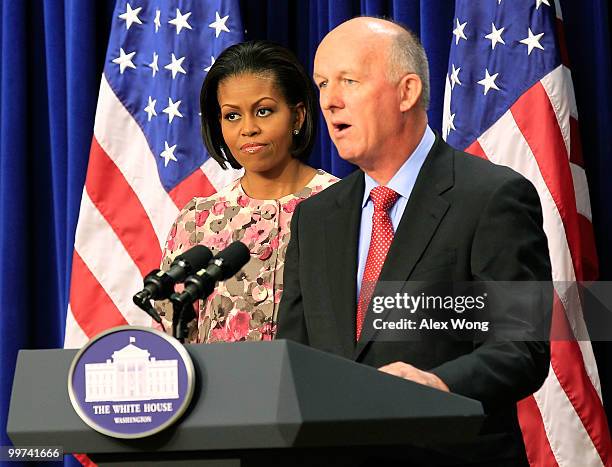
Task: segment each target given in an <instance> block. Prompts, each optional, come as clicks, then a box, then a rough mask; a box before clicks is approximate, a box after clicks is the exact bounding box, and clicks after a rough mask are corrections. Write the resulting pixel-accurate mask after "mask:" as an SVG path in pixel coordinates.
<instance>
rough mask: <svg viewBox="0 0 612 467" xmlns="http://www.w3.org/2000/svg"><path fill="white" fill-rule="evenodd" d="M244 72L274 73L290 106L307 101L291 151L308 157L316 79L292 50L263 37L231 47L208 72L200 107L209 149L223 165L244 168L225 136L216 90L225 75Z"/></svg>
mask: <svg viewBox="0 0 612 467" xmlns="http://www.w3.org/2000/svg"><path fill="white" fill-rule="evenodd" d="M244 73H254V74H262V75H271V76H273V78H274V82H275V84H276V86H277V87H278V89H279V90H280V92H281V93H282V94H283V97H284V98H285V100H286V101H287V104H288V105H289V106H295V105H297V104H299V103H300V102H301V103H303V104H304V108H305V110H306V118H305V120H304V124H303V125H302V128H301V130H300V132H299V133H298V134H297V135H294V136H293V144H292V146H291V154H292V156H293V157H295V158H297V159H300V160H302V161H304V160H306V159H307V158H308V156H309V155H310V151H311V150H312V146H313V145H314V140H315V134H316V127H317V116H318V109H317V97H316V92H315V89H314V85H313V82H312V80H311V79H310V77H309V76H308V75H307V74H306V71H304V67H303V66H302V65H301V63H300V62H299V61H298V59H297V58H296V57H295V55H293V53H292V52H291V51H290V50H288V49H286V48H285V47H283V46H281V45H278V44H275V43H274V42H269V41H263V40H257V41H249V42H242V43H240V44H235V45H232V46H231V47H228V48H227V49H225V50H224V51H223V53H221V55H219V57H218V58H217V59H216V60H215V63H214V64H213V66H212V67H211V68H210V71H209V72H208V74H207V75H206V79H205V80H204V84H203V85H202V91H201V92H200V111H201V112H202V138H203V139H204V144H205V145H206V149H207V150H208V153H209V154H210V155H211V156H212V158H213V159H215V160H216V161H217V162H218V163H219V165H220V166H221V167H223V168H224V169H225V168H227V166H226V164H227V163H229V164H230V165H231V166H232V167H233V168H235V169H239V168H241V165H240V164H239V163H238V161H236V159H234V157H233V156H232V153H231V151H230V150H229V148H228V147H227V145H226V144H225V141H224V140H223V134H222V133H221V123H220V122H219V115H221V109H220V108H219V101H218V99H217V90H218V88H219V83H220V82H221V81H223V80H224V79H226V78H229V77H231V76H238V75H241V74H244Z"/></svg>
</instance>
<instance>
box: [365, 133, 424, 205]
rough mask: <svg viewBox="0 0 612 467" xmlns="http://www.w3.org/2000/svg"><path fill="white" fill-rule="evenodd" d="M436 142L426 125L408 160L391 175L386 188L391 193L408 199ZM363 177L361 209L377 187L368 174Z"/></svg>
mask: <svg viewBox="0 0 612 467" xmlns="http://www.w3.org/2000/svg"><path fill="white" fill-rule="evenodd" d="M435 140H436V135H435V134H434V132H433V131H432V129H431V128H430V127H429V125H427V127H426V128H425V133H424V134H423V137H422V138H421V141H420V142H419V144H418V145H417V147H416V149H415V150H414V151H413V152H412V154H410V156H408V159H406V161H405V162H404V163H403V164H402V166H401V167H400V168H399V170H398V171H397V172H396V173H395V175H393V177H392V178H391V180H389V183H387V187H389V188H391V189H392V190H393V191H395V192H396V193H398V194H399V195H400V196H401V197H403V198H406V199H407V198H409V197H410V193H411V192H412V188H413V187H414V184H415V182H416V178H417V176H418V175H419V171H420V170H421V166H422V165H423V162H425V158H426V157H427V154H429V151H430V150H431V147H432V146H433V144H434V142H435ZM364 175H365V190H364V192H363V200H362V202H361V207H362V208H363V207H365V205H366V204H367V202H368V199H370V191H372V188H374V187H376V186H378V185H379V184H378V182H376V180H374V179H373V178H372V177H370V176H369V175H368V174H364Z"/></svg>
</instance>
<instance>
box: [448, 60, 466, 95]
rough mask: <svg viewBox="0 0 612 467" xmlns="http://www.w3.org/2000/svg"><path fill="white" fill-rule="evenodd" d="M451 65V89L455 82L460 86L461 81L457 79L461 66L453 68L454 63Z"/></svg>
mask: <svg viewBox="0 0 612 467" xmlns="http://www.w3.org/2000/svg"><path fill="white" fill-rule="evenodd" d="M451 66H452V67H453V71H452V72H451V75H450V81H451V90H452V89H455V84H458V85H459V86H461V85H462V84H463V83H461V81H459V71H460V70H461V67H459V68H455V64H454V63H453V64H452V65H451Z"/></svg>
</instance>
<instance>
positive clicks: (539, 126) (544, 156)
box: [510, 82, 583, 281]
mask: <svg viewBox="0 0 612 467" xmlns="http://www.w3.org/2000/svg"><path fill="white" fill-rule="evenodd" d="M510 111H511V112H512V115H513V116H514V120H515V121H516V124H517V126H518V128H519V130H520V131H521V133H522V134H523V136H524V138H525V140H526V141H527V144H528V145H529V147H530V148H531V152H532V153H533V155H534V157H535V159H536V162H537V164H538V167H539V169H540V173H541V174H542V178H543V179H544V182H545V183H546V186H547V187H548V190H549V191H550V194H551V195H552V198H553V200H554V201H555V204H556V206H557V209H558V211H559V214H560V215H561V220H562V221H563V225H564V227H565V235H566V237H567V243H568V245H569V248H570V253H571V256H572V262H573V264H574V271H575V274H576V279H577V280H579V281H581V280H582V278H583V274H582V265H581V263H580V258H581V253H580V245H581V242H580V230H579V228H578V212H577V211H576V196H575V194H574V184H573V182H572V173H571V170H570V167H569V164H568V155H567V150H566V148H565V142H564V140H563V135H562V134H561V129H560V128H559V124H558V122H557V117H556V114H555V111H554V109H553V107H552V105H551V103H550V99H549V98H548V94H546V90H545V89H544V86H542V84H541V83H539V82H538V83H536V84H535V85H533V86H532V87H531V88H530V89H528V90H527V92H525V93H524V94H523V95H522V96H521V97H520V98H519V99H518V100H517V101H516V102H515V103H514V105H512V107H511V108H510Z"/></svg>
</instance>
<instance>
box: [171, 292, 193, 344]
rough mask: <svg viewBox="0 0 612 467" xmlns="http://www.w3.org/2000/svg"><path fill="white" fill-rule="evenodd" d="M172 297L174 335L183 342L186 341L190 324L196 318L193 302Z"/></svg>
mask: <svg viewBox="0 0 612 467" xmlns="http://www.w3.org/2000/svg"><path fill="white" fill-rule="evenodd" d="M173 297H174V295H173V296H172V297H170V301H171V302H172V335H173V336H174V337H175V338H176V339H178V341H179V342H180V343H181V344H184V343H185V339H186V338H187V333H188V324H189V322H190V321H191V320H192V319H193V318H195V316H196V315H195V312H194V311H193V304H192V303H184V302H180V301H178V300H176V299H173Z"/></svg>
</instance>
